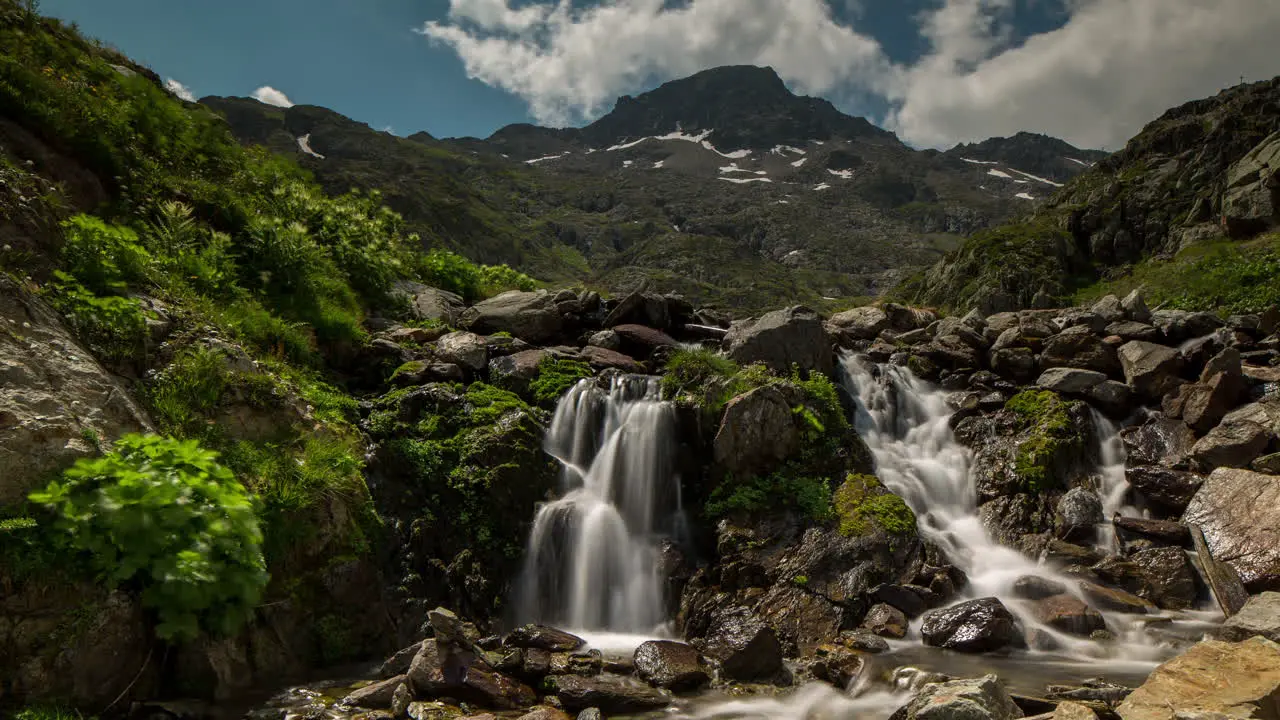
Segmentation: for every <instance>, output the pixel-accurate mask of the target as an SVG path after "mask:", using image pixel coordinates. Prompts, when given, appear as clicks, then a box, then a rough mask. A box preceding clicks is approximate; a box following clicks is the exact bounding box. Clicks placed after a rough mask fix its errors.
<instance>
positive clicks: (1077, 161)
mask: <svg viewBox="0 0 1280 720" xmlns="http://www.w3.org/2000/svg"><path fill="white" fill-rule="evenodd" d="M1067 159H1068V160H1070V161H1071V162H1073V163H1075V164H1077V165H1083V166H1085V167H1089V163H1087V162H1085V161H1083V160H1077V159H1075V158H1067Z"/></svg>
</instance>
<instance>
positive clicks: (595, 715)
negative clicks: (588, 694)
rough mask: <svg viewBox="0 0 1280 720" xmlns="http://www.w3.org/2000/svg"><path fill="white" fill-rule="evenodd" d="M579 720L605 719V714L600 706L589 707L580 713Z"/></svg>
mask: <svg viewBox="0 0 1280 720" xmlns="http://www.w3.org/2000/svg"><path fill="white" fill-rule="evenodd" d="M577 720H604V715H602V714H601V713H600V708H587V709H586V710H583V711H582V712H580V713H578V717H577Z"/></svg>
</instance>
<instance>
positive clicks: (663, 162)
mask: <svg viewBox="0 0 1280 720" xmlns="http://www.w3.org/2000/svg"><path fill="white" fill-rule="evenodd" d="M666 162H667V161H666V160H659V161H658V162H656V163H654V164H653V169H654V170H657V169H659V168H661V167H662V166H663V164H665V163H666Z"/></svg>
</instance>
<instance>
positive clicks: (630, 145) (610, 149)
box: [604, 137, 652, 152]
mask: <svg viewBox="0 0 1280 720" xmlns="http://www.w3.org/2000/svg"><path fill="white" fill-rule="evenodd" d="M651 139H652V138H647V137H642V138H640V139H639V140H632V141H631V142H629V143H621V144H618V145H614V146H612V147H608V148H605V150H604V151H605V152H613V151H615V150H626V149H627V148H633V147H635V146H637V145H639V144H640V143H642V142H644V141H645V140H651Z"/></svg>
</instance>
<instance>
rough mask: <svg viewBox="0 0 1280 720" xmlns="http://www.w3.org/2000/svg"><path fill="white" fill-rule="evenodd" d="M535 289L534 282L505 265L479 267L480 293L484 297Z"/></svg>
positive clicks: (535, 284)
mask: <svg viewBox="0 0 1280 720" xmlns="http://www.w3.org/2000/svg"><path fill="white" fill-rule="evenodd" d="M537 287H538V282H537V281H536V280H534V279H533V278H531V277H529V276H528V275H525V274H524V273H522V272H520V271H519V270H513V269H512V268H510V267H508V266H507V265H481V266H480V292H481V293H482V294H484V295H486V296H493V295H497V294H499V293H502V292H506V291H507V290H524V291H525V292H529V291H530V290H533V289H535V288H537Z"/></svg>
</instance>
